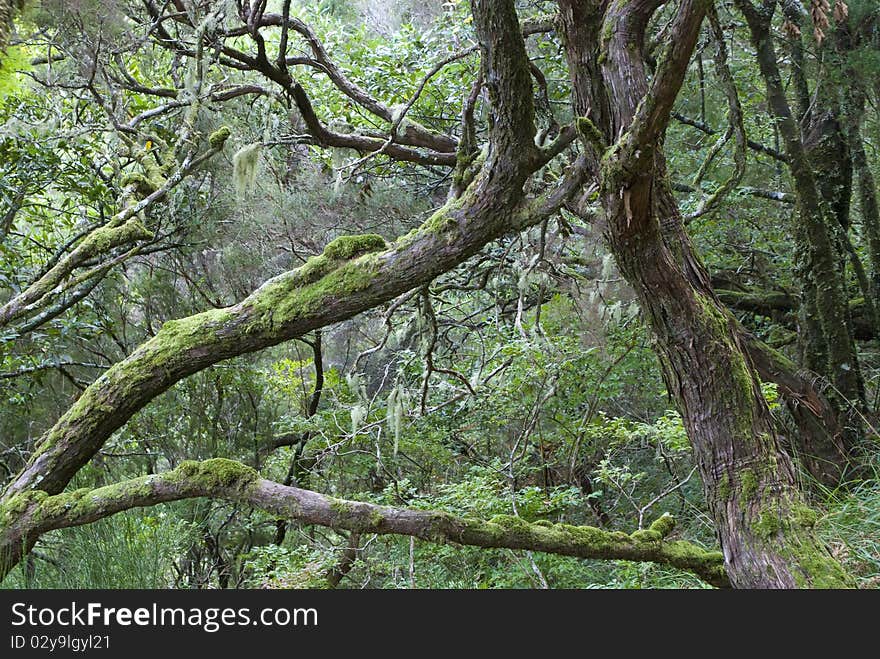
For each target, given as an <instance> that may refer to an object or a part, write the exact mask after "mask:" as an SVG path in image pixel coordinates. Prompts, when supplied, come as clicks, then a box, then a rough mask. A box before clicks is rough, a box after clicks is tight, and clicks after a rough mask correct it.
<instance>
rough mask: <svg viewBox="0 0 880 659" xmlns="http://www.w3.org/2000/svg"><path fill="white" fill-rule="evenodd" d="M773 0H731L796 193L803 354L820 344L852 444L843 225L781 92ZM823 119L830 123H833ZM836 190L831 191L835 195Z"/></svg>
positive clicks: (860, 394) (852, 375)
mask: <svg viewBox="0 0 880 659" xmlns="http://www.w3.org/2000/svg"><path fill="white" fill-rule="evenodd" d="M775 4H776V3H775V2H766V1H765V2H763V3H762V4H761V5H760V6H755V5H754V4H753V3H752V2H751V1H750V0H736V6H737V7H738V8H739V10H740V11H741V12H742V13H743V15H744V16H745V18H746V22H747V24H748V27H749V32H750V36H751V41H752V44H753V46H754V47H755V50H756V56H757V60H758V66H759V69H760V71H761V75H762V77H763V79H764V83H765V86H766V90H767V102H768V106H769V108H770V111H771V113H772V114H773V116H774V118H775V119H776V125H777V126H778V128H779V132H780V134H781V136H782V138H783V143H784V146H785V153H786V156H787V158H788V165H789V170H790V171H791V175H792V180H793V181H794V187H795V192H796V196H797V210H798V213H797V221H796V222H795V223H794V226H793V228H792V233H793V235H794V238H795V242H796V243H797V250H796V253H797V254H798V256H799V260H798V263H797V264H796V267H795V272H796V274H797V276H798V279H799V281H800V283H801V290H802V293H803V295H804V296H805V299H804V302H803V304H802V305H801V310H802V312H801V316H802V319H803V323H802V332H803V335H804V336H806V337H812V338H809V345H806V346H805V347H804V351H803V354H805V355H815V354H817V353H819V352H820V349H821V348H822V347H823V346H824V356H825V363H824V364H811V366H814V369H813V370H816V371H817V372H819V373H820V374H822V375H824V376H826V377H827V378H828V380H829V382H831V383H832V384H833V385H834V387H835V389H836V391H837V394H836V397H837V398H838V400H837V401H836V404H837V405H838V407H839V409H840V411H841V413H842V414H844V415H845V416H846V418H847V422H846V423H845V424H844V425H845V426H846V427H847V428H848V432H847V437H848V438H847V442H848V444H850V445H854V444H855V443H856V442H857V441H858V437H859V434H860V433H859V431H858V429H859V427H860V423H859V421H858V419H857V417H858V415H857V414H852V413H847V412H848V411H850V410H851V409H852V407H853V405H855V406H863V405H864V400H865V390H864V382H863V380H862V377H861V370H860V368H859V362H858V357H857V354H856V349H855V344H854V341H853V338H852V335H851V333H850V331H849V322H848V320H847V319H848V317H849V310H848V307H847V298H846V287H845V282H844V279H843V272H842V268H841V260H842V253H841V251H840V250H838V249H836V246H835V242H836V238H835V236H836V234H837V233H838V232H839V231H840V230H842V229H841V228H840V226H839V225H840V223H839V221H838V220H837V219H836V218H835V217H834V216H833V213H832V211H831V204H829V203H828V202H827V201H826V200H825V199H824V198H823V196H822V193H821V190H820V188H819V185H818V183H817V177H816V174H815V173H814V170H813V165H814V161H811V159H810V154H809V150H808V149H807V148H805V145H804V140H803V138H802V136H801V133H800V130H799V128H798V123H797V121H796V120H795V118H794V116H793V115H792V111H791V107H790V105H789V103H788V99H787V98H786V95H785V91H784V88H783V84H782V76H781V73H780V71H779V66H778V62H777V57H776V52H775V49H774V46H773V41H772V35H771V32H770V24H771V19H772V17H773V13H774V9H775ZM824 122H825V118H824V117H823V113H816V125H819V123H824ZM828 125H830V126H832V128H833V126H834V125H835V124H833V123H832V124H828ZM837 196H838V195H836V193H835V198H837ZM847 203H848V201H847ZM837 242H838V244H839V241H837ZM814 314H815V316H814ZM816 331H821V340H820V339H819V338H816V337H815V334H814V333H815V332H816Z"/></svg>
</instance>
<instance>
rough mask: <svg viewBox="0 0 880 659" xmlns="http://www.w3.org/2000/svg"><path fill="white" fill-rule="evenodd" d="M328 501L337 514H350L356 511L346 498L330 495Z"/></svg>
mask: <svg viewBox="0 0 880 659" xmlns="http://www.w3.org/2000/svg"><path fill="white" fill-rule="evenodd" d="M328 503H329V504H330V509H331V510H332V511H333V512H335V513H336V514H337V515H340V516H348V515H351V514H352V513H353V512H355V510H354V506H352V505H351V502H349V501H345V500H344V499H335V498H333V497H328Z"/></svg>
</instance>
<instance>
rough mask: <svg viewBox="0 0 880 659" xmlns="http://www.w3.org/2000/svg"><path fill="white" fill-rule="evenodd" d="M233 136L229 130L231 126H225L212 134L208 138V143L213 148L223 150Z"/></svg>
mask: <svg viewBox="0 0 880 659" xmlns="http://www.w3.org/2000/svg"><path fill="white" fill-rule="evenodd" d="M231 134H232V131H231V130H230V129H229V126H223V127H221V128H218V129H217V130H215V131H214V132H213V133H211V135H210V136H209V137H208V143H209V144H210V145H211V148H214V149H222V148H223V145H224V144H226V140H228V139H229V136H230V135H231Z"/></svg>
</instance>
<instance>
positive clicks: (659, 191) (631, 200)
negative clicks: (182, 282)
mask: <svg viewBox="0 0 880 659" xmlns="http://www.w3.org/2000/svg"><path fill="white" fill-rule="evenodd" d="M659 4H660V3H659V2H653V1H651V0H645V1H639V0H635V1H633V2H628V3H613V4H612V5H611V6H607V5H606V4H605V3H597V2H593V1H589V0H561V1H560V7H561V10H562V11H561V21H562V25H563V31H564V33H565V35H566V37H565V42H566V53H567V58H568V62H569V68H570V70H571V71H572V74H571V77H572V83H573V85H574V87H575V110H576V113H577V114H579V115H583V116H587V115H589V117H590V119H591V120H593V121H591V122H590V123H591V124H592V126H591V125H590V124H586V129H587V130H589V131H590V136H588V137H587V138H586V141H588V142H591V143H592V146H593V148H594V149H599V148H601V144H602V142H603V141H606V142H607V143H610V142H612V138H613V137H615V136H621V137H620V138H619V139H618V140H617V142H616V143H615V144H614V146H613V147H611V148H609V149H608V150H607V151H605V152H604V155H603V156H602V159H601V170H600V172H599V174H600V177H601V188H600V192H601V195H602V199H603V206H604V209H605V212H606V217H607V223H608V229H607V238H608V242H609V245H610V247H611V250H612V252H613V253H614V256H615V258H616V260H617V263H618V266H619V268H620V271H621V273H622V274H623V276H624V277H625V278H626V279H627V281H628V282H629V283H630V285H632V287H633V288H634V289H635V291H636V294H637V296H638V298H639V301H640V305H641V307H642V310H643V312H644V314H645V317H646V319H647V322H648V324H649V326H650V327H651V329H652V331H653V333H654V336H655V339H656V343H655V345H656V350H657V353H658V355H659V357H660V361H661V363H662V366H663V371H664V377H665V379H666V382H667V387H668V389H669V393H670V395H671V396H672V397H673V398H674V399H675V400H676V402H677V404H678V407H679V410H680V411H681V414H682V419H683V421H684V424H685V427H686V429H687V432H688V436H689V437H690V439H691V443H692V445H693V448H694V453H695V456H696V460H697V464H698V465H699V468H700V473H701V475H702V478H703V485H704V492H705V495H706V499H707V503H708V506H709V509H710V511H711V513H712V516H713V518H714V520H715V524H716V527H717V531H718V535H719V539H720V542H721V547H722V550H723V552H724V556H725V564H726V566H727V569H728V572H729V574H730V578H731V581H732V583H733V584H734V585H735V586H737V587H756V588H793V587H799V586H803V587H839V586H845V585H849V584H850V580H849V578H848V577H847V575H846V574H845V573H844V571H843V570H842V568H841V567H840V565H839V564H838V563H837V562H836V561H835V560H834V559H833V558H832V557H831V556H830V554H829V553H828V551H827V550H826V549H825V548H824V547H823V546H822V544H821V542H820V541H819V540H818V539H817V538H816V536H815V534H814V532H813V530H812V524H813V522H814V520H815V515H814V514H812V512H811V511H810V509H809V508H808V507H807V506H806V504H805V502H804V500H803V498H802V496H801V494H800V492H799V491H798V489H797V486H796V483H795V478H794V474H793V469H792V465H791V461H790V459H789V457H788V456H787V455H786V454H785V452H784V451H783V450H782V448H781V446H780V442H779V439H778V437H777V436H776V433H775V430H774V424H773V421H772V418H771V416H770V414H769V411H768V409H767V406H766V403H765V402H764V399H763V397H762V394H761V391H760V386H759V383H758V380H757V377H756V375H755V373H754V370H753V369H752V367H751V365H750V363H749V361H748V359H747V357H746V356H745V354H744V351H743V348H742V346H741V344H740V341H739V338H738V330H737V326H736V321H735V320H734V319H733V317H732V316H731V315H730V314H729V313H728V312H727V311H726V310H725V309H724V308H723V307H722V305H721V304H720V302H718V300H717V299H716V297H715V295H714V293H713V292H712V289H711V285H710V283H709V277H708V274H707V273H706V271H705V269H704V268H703V266H702V264H701V263H700V262H699V260H698V258H697V257H696V255H695V254H694V251H693V249H692V247H691V245H690V242H689V240H688V238H687V236H686V234H685V233H684V230H683V224H682V221H681V216H680V214H679V212H678V209H677V207H676V206H675V204H674V203H670V200H671V195H670V194H669V192H668V190H666V189H664V187H665V183H664V179H663V177H662V176H660V175H659V174H661V173H662V171H663V168H664V164H663V158H662V153H661V151H660V147H659V143H660V142H661V141H662V136H663V132H664V131H665V127H666V123H667V122H668V117H669V112H670V111H671V106H672V102H673V101H674V98H675V96H676V94H677V93H678V90H679V88H680V86H681V83H682V80H683V78H684V74H685V72H686V69H687V65H688V61H689V59H690V55H691V53H692V50H693V47H694V44H695V42H696V39H697V36H698V33H699V26H700V23H701V21H702V18H703V15H704V13H705V11H706V3H705V2H701V1H700V0H684V2H682V4H681V6H680V8H679V12H678V16H677V17H676V19H675V20H674V22H673V24H672V26H671V32H670V35H671V36H670V46H669V48H668V49H667V51H666V53H664V55H663V57H662V58H661V62H662V64H661V65H660V66H659V67H658V70H657V71H656V72H655V75H654V78H653V81H652V85H651V87H650V89H649V87H648V83H647V75H646V72H645V69H644V58H643V53H642V48H643V43H644V33H645V27H646V25H647V23H648V20H649V19H650V16H651V14H652V13H653V11H654V10H656V9H657V7H658V6H659ZM585 26H592V28H593V29H592V32H591V33H590V31H588V30H586V28H585ZM600 34H602V35H603V41H602V45H601V49H600V52H599V55H598V57H599V59H598V60H595V61H594V62H590V60H591V58H592V57H593V56H594V54H595V53H596V49H595V47H594V44H595V43H596V42H597V41H598V37H599V35H600ZM584 39H591V41H590V42H586V43H585V42H584V41H583V40H584ZM584 62H588V63H590V64H589V65H588V66H587V67H584V68H585V69H587V70H592V69H594V68H596V67H595V65H597V64H600V63H601V64H600V68H601V74H602V79H603V81H604V86H603V87H602V88H600V89H599V90H598V91H599V93H601V94H603V95H605V97H606V99H607V102H605V103H603V101H602V100H600V99H596V98H595V97H594V95H595V94H596V93H597V87H596V84H595V82H591V83H590V84H589V86H588V84H586V82H587V81H586V76H585V75H583V73H582V70H581V67H582V64H583V63H584ZM606 103H607V106H608V107H610V112H609V113H608V115H609V117H610V120H606V121H605V123H603V124H601V125H599V126H597V125H596V122H595V120H597V119H598V120H600V121H601V120H602V119H603V117H601V116H598V113H596V112H595V111H594V108H598V107H603V106H605V105H606ZM592 129H595V130H592ZM584 132H586V130H585V131H584ZM596 133H599V134H598V135H597V134H596Z"/></svg>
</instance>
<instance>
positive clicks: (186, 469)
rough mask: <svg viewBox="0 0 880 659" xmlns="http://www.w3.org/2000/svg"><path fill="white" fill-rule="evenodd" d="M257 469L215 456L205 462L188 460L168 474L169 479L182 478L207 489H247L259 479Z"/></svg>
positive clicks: (186, 481)
mask: <svg viewBox="0 0 880 659" xmlns="http://www.w3.org/2000/svg"><path fill="white" fill-rule="evenodd" d="M259 477H260V476H259V474H258V473H257V472H256V470H254V469H252V468H251V467H248V466H247V465H243V464H242V463H240V462H236V461H235V460H227V459H226V458H214V459H212V460H205V461H204V462H194V461H190V460H187V461H186V462H181V463H180V465H178V467H177V469H175V470H174V471H173V472H169V473H168V474H167V476H166V478H168V479H169V480H174V479H177V480H181V481H184V482H185V483H188V484H191V485H195V486H198V487H202V488H204V489H206V490H213V489H217V488H223V489H230V488H232V489H237V490H239V491H242V492H243V491H245V490H247V489H249V488H250V487H251V486H252V485H253V484H254V483H255V482H256V481H257V479H259Z"/></svg>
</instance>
